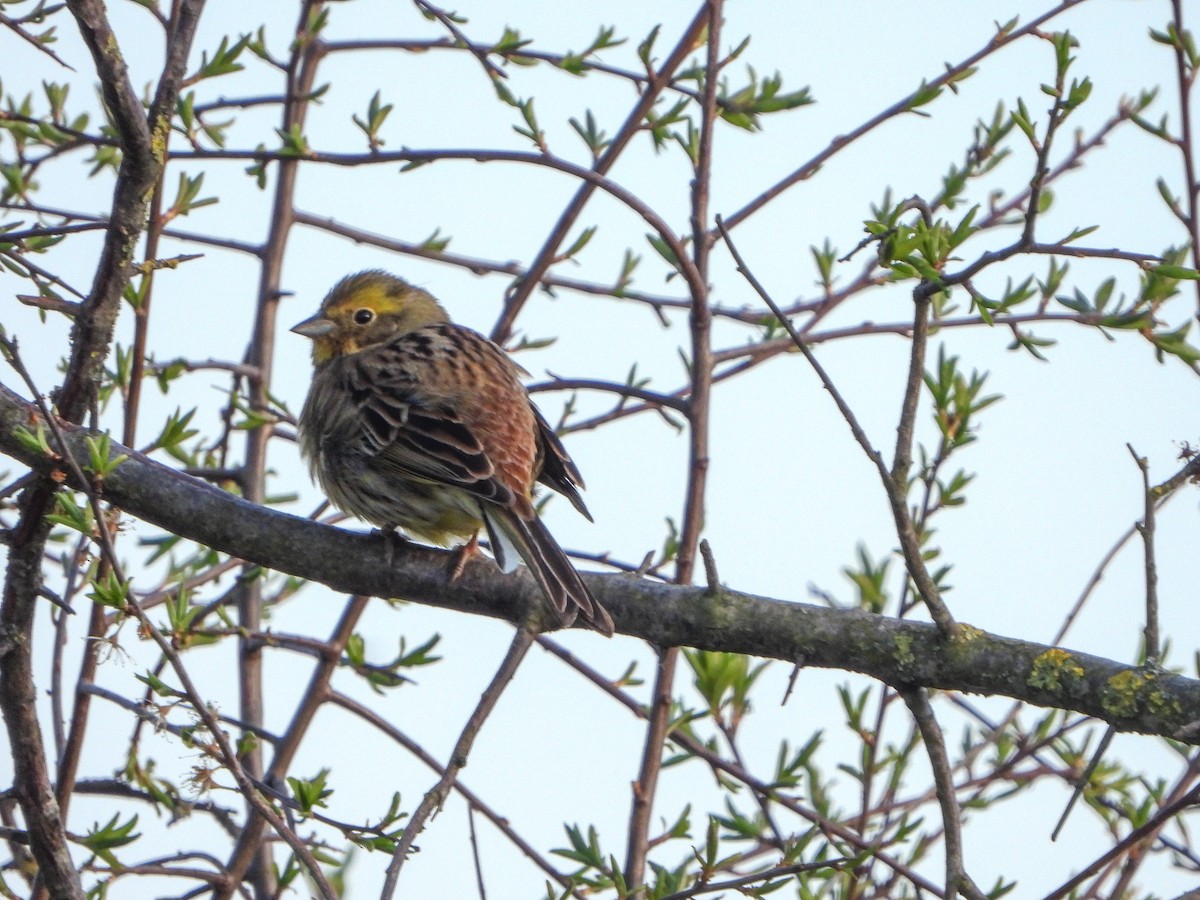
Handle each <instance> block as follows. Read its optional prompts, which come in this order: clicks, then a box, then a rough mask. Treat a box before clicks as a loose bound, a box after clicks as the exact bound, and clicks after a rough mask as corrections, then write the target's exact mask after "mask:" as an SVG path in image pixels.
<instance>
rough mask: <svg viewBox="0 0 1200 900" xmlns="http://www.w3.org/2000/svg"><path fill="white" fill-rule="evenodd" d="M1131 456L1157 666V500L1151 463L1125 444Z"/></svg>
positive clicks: (1149, 655)
mask: <svg viewBox="0 0 1200 900" xmlns="http://www.w3.org/2000/svg"><path fill="white" fill-rule="evenodd" d="M1125 446H1126V447H1127V448H1128V449H1129V455H1130V456H1132V457H1133V461H1134V462H1135V463H1136V464H1137V467H1138V470H1139V471H1140V472H1141V473H1142V490H1143V498H1144V503H1145V509H1144V512H1143V514H1142V521H1141V522H1140V523H1138V525H1137V526H1135V527H1136V528H1137V530H1138V533H1139V534H1141V536H1142V546H1143V548H1144V549H1145V562H1146V568H1145V576H1144V577H1145V579H1146V626H1145V628H1144V629H1143V632H1142V633H1143V634H1144V635H1145V641H1146V644H1145V655H1146V665H1147V666H1151V667H1154V666H1157V665H1158V663H1159V659H1160V657H1161V647H1160V645H1159V637H1158V563H1157V561H1156V560H1155V555H1154V511H1155V509H1156V508H1157V506H1158V502H1157V497H1156V496H1155V494H1154V491H1153V490H1151V488H1150V463H1149V461H1147V459H1146V458H1145V457H1144V456H1138V455H1137V452H1136V451H1135V450H1134V449H1133V445H1132V444H1126V445H1125Z"/></svg>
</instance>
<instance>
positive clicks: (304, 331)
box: [292, 313, 334, 338]
mask: <svg viewBox="0 0 1200 900" xmlns="http://www.w3.org/2000/svg"><path fill="white" fill-rule="evenodd" d="M333 329H334V323H333V320H332V319H326V318H325V317H324V316H322V315H321V314H320V313H317V314H316V315H315V316H313V317H312V318H311V319H305V320H304V321H303V322H299V323H297V324H296V325H293V326H292V331H293V332H294V333H296V334H298V335H300V336H301V337H306V338H319V337H324V336H325V335H327V334H330V333H331V332H332V331H333Z"/></svg>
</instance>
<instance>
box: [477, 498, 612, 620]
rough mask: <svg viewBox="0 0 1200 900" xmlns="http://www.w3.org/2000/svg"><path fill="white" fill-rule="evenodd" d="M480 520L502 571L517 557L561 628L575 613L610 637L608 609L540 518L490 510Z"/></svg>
mask: <svg viewBox="0 0 1200 900" xmlns="http://www.w3.org/2000/svg"><path fill="white" fill-rule="evenodd" d="M483 520H484V523H485V524H486V525H487V531H488V539H489V541H490V542H491V545H492V554H493V555H494V556H495V557H496V562H497V564H498V565H499V566H500V568H501V569H502V570H504V571H505V572H511V571H512V570H513V568H514V567H515V566H516V559H515V557H516V556H520V557H521V559H523V560H525V565H526V566H528V567H529V571H530V574H532V575H533V578H534V580H535V581H536V582H537V583H538V587H540V588H541V589H542V593H543V594H545V595H546V599H547V600H549V601H550V605H551V606H552V607H553V608H554V612H555V613H556V614H557V615H558V618H559V621H560V622H562V624H563V625H570V624H571V623H572V622H574V621H575V615H576V613H578V614H579V615H582V616H583V618H584V621H586V622H588V623H589V624H590V625H591V626H592V627H593V628H595V629H596V630H597V631H599V632H600V633H601V634H603V635H605V636H606V637H612V633H613V620H612V617H611V616H609V614H608V610H606V609H605V608H604V607H603V606H601V605H600V603H599V601H598V600H596V598H595V597H593V596H592V592H591V591H590V590H588V586H587V585H586V584H584V583H583V579H582V578H580V577H579V573H578V572H576V571H575V567H574V566H573V565H572V564H571V560H570V559H568V558H567V554H566V553H564V552H563V549H562V548H561V547H560V546H558V542H557V541H555V540H554V537H553V536H552V535H551V534H550V532H549V530H547V528H546V526H545V525H544V524H542V520H541V519H539V518H538V517H537V516H534V517H533V518H531V519H522V518H521V517H520V516H518V515H517V514H516V513H514V512H512V511H511V510H507V509H496V508H493V509H484V511H483Z"/></svg>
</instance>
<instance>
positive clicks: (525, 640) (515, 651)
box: [380, 625, 537, 900]
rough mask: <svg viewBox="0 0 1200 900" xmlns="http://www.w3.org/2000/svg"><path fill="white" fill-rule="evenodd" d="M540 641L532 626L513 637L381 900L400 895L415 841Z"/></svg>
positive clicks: (415, 817) (405, 839)
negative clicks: (402, 874) (404, 869)
mask: <svg viewBox="0 0 1200 900" xmlns="http://www.w3.org/2000/svg"><path fill="white" fill-rule="evenodd" d="M536 638H537V632H536V631H534V629H533V628H532V627H530V626H529V625H521V626H520V627H519V628H518V629H517V632H516V634H515V635H513V639H512V643H511V644H510V645H509V648H508V653H507V654H506V655H505V657H504V660H503V661H502V662H501V663H500V668H499V669H498V670H497V671H496V674H495V675H494V676H493V677H492V680H491V682H490V683H489V684H488V686H487V689H486V690H484V692H483V696H481V697H480V698H479V703H478V705H477V706H476V707H475V711H474V712H473V713H471V717H470V718H469V719H468V720H467V724H466V725H465V726H464V727H463V730H462V733H461V734H460V735H459V736H458V741H457V742H455V744H454V750H453V752H452V753H451V754H450V762H448V763H447V764H446V768H445V770H444V771H443V772H442V777H441V778H439V779H438V782H437V784H435V785H434V786H433V787H432V788H430V789H429V792H428V793H426V794H425V796H424V797H423V798H422V799H421V802H420V803H419V804H418V805H417V808H416V809H415V810H413V814H412V817H411V818H410V819H409V820H408V824H407V825H406V826H405V828H404V833H403V834H402V835H401V836H400V840H399V841H398V842H397V844H396V849H395V851H394V852H393V853H392V861H391V863H390V864H389V865H388V868H387V877H386V879H385V880H384V883H383V890H382V892H381V893H380V898H381V900H390V898H391V897H392V896H393V895H394V894H395V892H396V884H397V882H398V881H399V878H400V870H401V868H402V867H403V866H404V863H405V861H406V860H407V858H408V854H409V853H410V852H411V851H412V846H413V841H415V840H416V839H417V835H419V834H420V833H421V832H422V831H423V830H424V829H425V823H426V822H427V821H428V820H429V817H430V816H431V815H433V813H434V812H436V811H438V810H440V809H441V808H442V805H443V804H444V803H445V802H446V797H447V796H448V795H449V794H450V789H451V788H452V787H453V785H454V781H455V779H456V778H457V777H458V773H459V771H461V770H462V768H463V767H464V766H465V765H466V764H467V756H468V755H469V754H470V752H471V746H472V745H473V744H474V743H475V738H476V736H477V735H478V734H479V730H480V729H481V728H482V727H483V723H484V722H485V721H487V718H488V716H489V715H491V713H492V710H493V709H495V708H496V702H497V701H498V700H499V699H500V695H501V694H502V693H504V689H505V688H506V687H508V683H509V682H510V681H512V677H513V675H515V674H516V672H517V667H518V666H519V665H520V664H521V660H523V659H524V658H525V654H526V653H528V652H529V648H530V647H532V646H533V642H534V640H535V639H536Z"/></svg>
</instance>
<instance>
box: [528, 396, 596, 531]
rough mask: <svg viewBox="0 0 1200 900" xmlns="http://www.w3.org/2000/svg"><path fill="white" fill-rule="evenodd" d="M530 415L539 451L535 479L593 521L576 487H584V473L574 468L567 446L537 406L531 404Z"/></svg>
mask: <svg viewBox="0 0 1200 900" xmlns="http://www.w3.org/2000/svg"><path fill="white" fill-rule="evenodd" d="M533 414H534V416H535V417H536V419H537V429H538V454H539V456H540V458H541V467H540V471H539V472H538V476H537V480H538V482H539V483H541V484H544V485H545V486H546V487H548V488H550V489H551V490H554V491H558V492H559V493H560V494H562V495H563V496H564V497H566V498H567V499H568V500H570V501H571V505H572V506H574V507H575V508H576V509H577V510H579V512H580V514H581V515H582V516H583V517H584V518H585V519H587V520H588V521H589V522H591V521H593V519H592V514H591V513H590V512H588V509H587V506H586V505H585V504H584V502H583V498H582V497H580V496H579V489H580V488H581V487H584V486H585V485H584V483H583V476H581V475H580V474H579V470H578V469H577V468H575V462H574V460H572V459H571V457H570V456H568V455H567V448H566V447H564V446H563V445H562V441H560V440H559V439H558V435H557V434H555V433H554V429H553V428H551V427H550V423H549V422H547V421H546V419H545V418H544V417H543V416H542V414H541V412H540V411H539V410H538V408H537V407H536V406H535V407H533Z"/></svg>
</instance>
